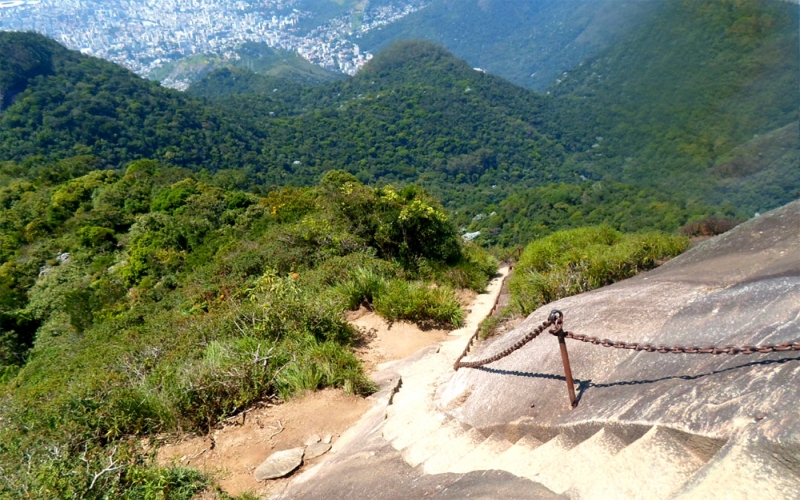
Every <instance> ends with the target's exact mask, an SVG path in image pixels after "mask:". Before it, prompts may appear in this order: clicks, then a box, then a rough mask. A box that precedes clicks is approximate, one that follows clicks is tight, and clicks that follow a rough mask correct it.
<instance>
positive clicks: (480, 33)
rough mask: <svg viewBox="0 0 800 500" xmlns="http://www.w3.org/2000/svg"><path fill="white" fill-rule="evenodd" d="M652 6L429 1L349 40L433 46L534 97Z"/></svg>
mask: <svg viewBox="0 0 800 500" xmlns="http://www.w3.org/2000/svg"><path fill="white" fill-rule="evenodd" d="M660 3H661V2H658V1H656V0H624V1H620V0H533V1H525V2H521V1H509V0H433V1H432V2H431V4H430V5H429V6H427V7H426V8H424V9H422V10H420V11H418V12H415V13H413V14H410V15H409V16H407V17H405V18H403V19H401V20H399V21H397V22H394V23H392V24H389V25H387V26H385V27H382V28H379V29H376V30H373V31H370V32H368V33H366V34H365V35H363V36H360V37H358V38H356V39H355V41H356V42H357V43H358V44H360V45H361V47H362V48H364V49H366V50H369V51H372V52H379V51H380V50H382V49H384V48H385V47H388V46H389V45H390V44H391V43H393V42H395V41H397V40H404V39H423V40H429V41H433V42H435V43H437V44H441V45H443V46H444V47H446V48H447V49H448V50H450V51H452V52H453V53H454V54H455V55H456V56H458V57H460V58H463V59H465V60H467V61H468V62H469V64H471V65H472V66H474V67H480V68H483V69H485V70H486V71H488V72H490V73H494V74H496V75H500V76H502V77H503V78H506V79H508V80H509V81H512V82H514V83H516V84H517V85H522V86H524V87H528V88H532V89H535V90H540V91H541V90H544V89H546V88H547V87H548V86H549V85H550V84H551V83H552V82H554V81H555V80H556V79H557V78H558V77H559V75H561V73H562V72H564V71H567V70H570V69H572V68H573V67H574V66H577V65H578V64H579V63H580V62H581V61H583V60H584V59H586V58H587V57H591V56H593V55H595V54H596V53H598V52H599V51H601V50H603V49H606V48H608V47H610V46H612V45H614V44H615V43H617V42H618V41H619V40H621V39H622V38H624V36H625V35H626V34H627V33H629V32H630V31H631V30H632V29H635V28H636V27H637V26H639V25H641V24H642V23H643V22H647V21H648V20H649V19H650V18H651V15H652V12H653V10H654V9H655V8H656V7H657V6H658V5H659V4H660Z"/></svg>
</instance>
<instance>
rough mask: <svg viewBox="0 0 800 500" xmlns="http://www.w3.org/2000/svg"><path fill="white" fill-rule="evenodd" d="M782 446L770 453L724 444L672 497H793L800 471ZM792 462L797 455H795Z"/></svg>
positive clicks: (703, 499)
mask: <svg viewBox="0 0 800 500" xmlns="http://www.w3.org/2000/svg"><path fill="white" fill-rule="evenodd" d="M784 455H785V453H783V452H782V451H781V450H778V449H776V450H775V451H774V452H773V453H770V452H768V451H766V450H764V449H763V448H762V449H760V450H756V449H754V448H749V447H746V446H742V445H739V444H731V445H729V446H725V447H724V448H723V449H721V450H720V451H719V453H718V454H717V455H715V456H714V457H713V458H712V459H711V461H709V463H708V464H707V465H706V466H705V467H703V469H702V470H700V472H699V473H698V474H697V475H696V476H695V477H694V478H693V479H692V480H691V481H689V482H688V483H687V484H686V485H685V486H684V487H683V488H682V489H681V490H680V491H679V492H678V493H677V494H675V496H673V497H672V498H673V499H674V500H749V499H752V498H768V499H769V500H796V499H797V498H800V475H798V474H797V471H796V470H795V471H792V470H791V469H790V466H788V464H790V463H791V459H789V460H781V458H780V457H782V456H784ZM794 461H795V466H797V464H798V462H800V456H796V457H794Z"/></svg>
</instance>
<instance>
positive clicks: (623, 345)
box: [453, 310, 800, 370]
mask: <svg viewBox="0 0 800 500" xmlns="http://www.w3.org/2000/svg"><path fill="white" fill-rule="evenodd" d="M563 323H564V315H563V314H562V313H561V311H557V310H554V311H552V312H551V313H550V316H549V317H548V318H547V321H545V322H544V323H542V324H541V325H539V326H537V327H536V328H535V329H533V331H531V332H529V333H528V334H527V335H525V336H524V337H522V338H521V339H520V340H518V341H517V342H515V343H514V344H513V345H512V346H510V347H508V348H507V349H504V350H503V351H500V352H499V353H497V354H495V355H493V356H490V357H488V358H485V359H481V360H477V361H461V360H462V359H464V358H465V357H466V356H467V355H468V354H469V351H470V349H471V347H472V344H473V342H474V341H475V340H476V339H477V337H478V332H475V334H474V335H473V336H472V337H470V339H469V341H468V342H467V346H466V347H465V348H464V352H462V353H461V356H459V357H458V359H457V360H456V362H455V364H453V368H454V369H455V370H458V369H459V368H475V367H477V366H483V365H488V364H489V363H494V362H495V361H498V360H500V359H502V358H505V357H506V356H508V355H510V354H511V353H513V352H514V351H516V350H518V349H520V348H522V346H524V345H525V344H527V343H528V342H530V341H531V340H533V339H535V338H536V337H538V336H539V334H541V333H542V332H543V331H544V330H545V328H547V327H549V326H552V327H553V328H551V329H550V332H549V333H551V334H552V335H556V336H559V335H561V336H563V337H564V338H568V339H574V340H578V341H580V342H586V343H589V344H593V345H600V346H603V347H613V348H616V349H628V350H632V351H644V352H658V353H680V354H731V355H733V354H767V353H771V352H787V351H800V342H786V343H783V344H762V345H745V346H724V347H719V346H705V347H697V346H680V345H678V346H665V345H661V344H658V345H656V344H649V343H645V342H622V341H619V340H609V339H601V338H599V337H590V336H588V335H582V334H580V333H572V332H567V331H565V330H564V329H563Z"/></svg>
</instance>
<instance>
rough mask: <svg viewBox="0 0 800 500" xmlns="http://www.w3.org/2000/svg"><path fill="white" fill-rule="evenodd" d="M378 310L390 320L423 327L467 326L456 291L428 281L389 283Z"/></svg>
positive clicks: (395, 281) (376, 308) (381, 297)
mask: <svg viewBox="0 0 800 500" xmlns="http://www.w3.org/2000/svg"><path fill="white" fill-rule="evenodd" d="M375 310H376V311H377V312H378V314H380V315H381V316H383V317H384V318H386V319H388V320H390V321H399V320H407V321H413V322H416V323H418V324H420V325H422V326H431V327H444V328H448V327H449V328H457V327H459V326H461V325H462V324H463V323H464V311H463V310H462V309H461V304H459V303H458V300H457V299H456V296H455V291H454V290H453V289H452V288H450V287H449V286H433V285H432V284H429V283H424V282H408V281H402V280H391V281H389V283H388V285H387V287H386V290H385V291H384V292H383V293H382V294H380V295H379V296H378V297H377V298H376V300H375Z"/></svg>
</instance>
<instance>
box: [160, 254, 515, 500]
mask: <svg viewBox="0 0 800 500" xmlns="http://www.w3.org/2000/svg"><path fill="white" fill-rule="evenodd" d="M501 271H502V274H501V276H502V277H504V276H505V274H506V270H505V269H503V270H501ZM492 285H493V286H490V288H489V293H484V294H480V295H478V294H475V293H472V292H464V293H462V294H461V297H460V299H461V301H462V304H463V305H464V306H465V307H466V311H467V313H468V314H467V318H466V325H465V326H464V327H462V328H460V329H459V330H456V331H453V332H450V331H447V330H421V329H420V328H418V327H417V326H416V325H414V324H412V323H406V322H396V323H393V324H388V323H387V322H386V321H385V320H383V319H382V318H381V317H379V316H377V315H376V314H375V313H374V312H370V311H367V310H366V309H363V308H362V309H360V310H359V311H354V312H352V313H348V320H349V321H350V322H351V323H353V324H354V325H355V326H357V327H358V328H359V329H361V330H362V332H364V334H365V335H364V343H363V345H361V346H359V347H357V349H356V352H357V354H358V356H359V357H360V358H361V359H362V361H363V362H364V363H365V368H366V370H368V371H369V372H374V371H376V370H378V369H379V368H380V366H381V365H382V364H384V363H388V362H391V361H394V360H398V359H402V358H404V357H406V356H408V355H410V354H412V353H414V352H416V351H418V350H419V349H422V348H424V347H427V346H429V345H432V344H435V343H437V342H441V341H443V340H446V339H448V337H449V338H450V339H452V338H453V337H452V335H453V334H463V332H464V331H474V329H475V328H477V325H478V324H479V323H480V321H481V320H482V319H483V318H484V317H485V316H486V315H487V314H488V310H489V309H488V308H487V307H486V305H485V304H487V303H492V304H493V303H494V301H495V299H496V297H497V294H498V293H499V289H500V286H499V283H498V279H495V280H494V281H493V284H492ZM489 307H491V306H489ZM473 309H475V310H474V311H473ZM470 313H473V314H470ZM372 404H373V403H372V402H371V401H369V400H366V399H364V398H360V397H357V396H352V395H349V394H345V393H344V392H343V391H341V390H334V389H327V390H323V391H319V392H315V393H311V394H308V395H306V396H304V397H301V398H298V399H296V400H292V401H289V402H287V403H285V404H279V405H266V406H264V407H260V408H255V409H251V410H249V411H248V412H247V413H246V415H245V416H244V417H242V416H241V415H240V416H238V417H236V418H234V419H233V420H230V421H228V422H226V423H225V425H223V426H222V427H221V428H220V429H217V430H215V431H213V432H212V433H211V434H209V435H207V436H187V437H186V438H185V439H183V440H181V441H179V442H177V443H172V444H166V445H163V446H161V447H160V448H159V450H158V455H157V461H158V463H159V464H161V465H167V464H176V465H181V466H187V467H195V468H197V469H199V470H202V471H204V472H207V473H209V474H211V475H212V476H213V477H214V478H215V479H216V480H217V481H218V482H219V484H220V486H221V487H222V489H223V490H224V491H225V492H226V493H228V494H230V495H238V494H241V493H244V492H250V493H253V494H256V495H258V496H260V497H264V498H265V497H269V496H272V495H275V494H280V493H281V492H282V491H283V490H284V489H285V488H286V487H287V485H288V484H289V482H290V481H291V479H292V476H290V477H289V478H285V479H279V480H274V481H267V482H265V483H264V482H261V483H259V482H257V481H256V480H255V478H254V477H253V471H254V470H255V468H256V467H258V465H259V464H261V462H263V461H264V460H265V459H266V458H267V457H268V456H269V455H271V454H272V453H274V452H276V451H281V450H285V449H289V448H294V447H297V446H302V445H303V444H304V441H306V440H307V439H308V438H309V437H310V436H313V435H318V436H320V437H324V436H326V435H330V436H331V438H332V441H333V442H334V443H335V442H336V440H337V438H338V437H339V436H340V435H341V434H342V433H343V432H344V431H345V430H347V429H348V428H350V427H351V426H352V425H353V424H355V423H356V422H357V421H358V420H359V419H360V418H361V417H362V416H363V415H364V414H365V413H366V412H367V410H369V409H370V408H371V406H372ZM324 458H325V456H322V457H319V458H316V459H312V460H309V461H307V463H305V464H304V465H303V468H307V467H308V466H309V465H314V464H315V463H317V462H319V461H322V460H324Z"/></svg>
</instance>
